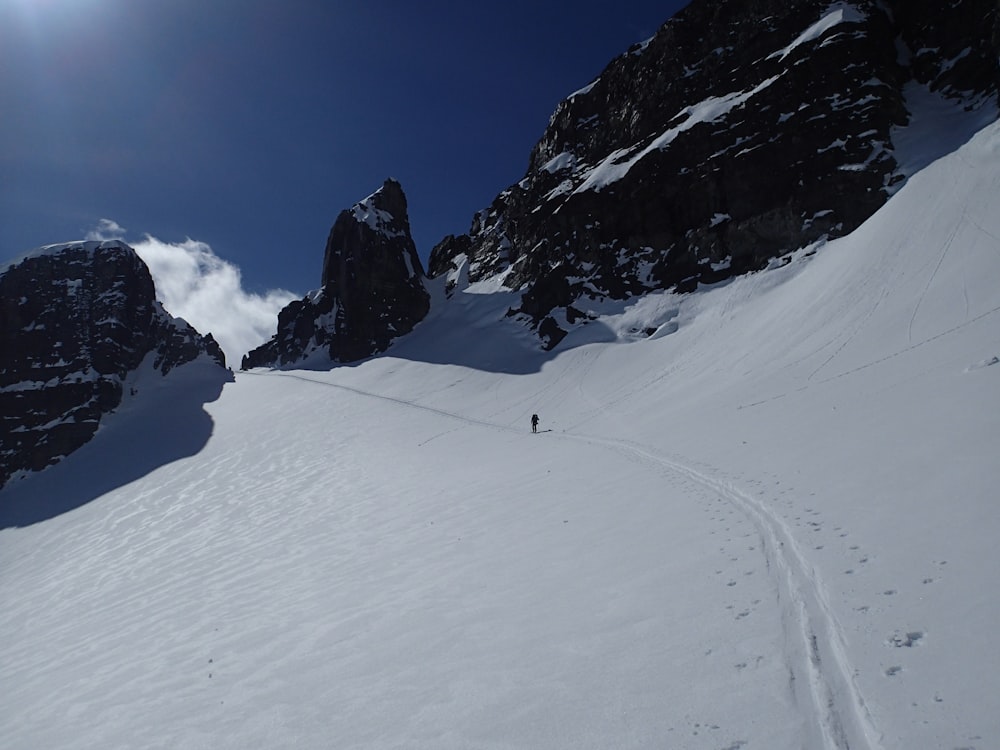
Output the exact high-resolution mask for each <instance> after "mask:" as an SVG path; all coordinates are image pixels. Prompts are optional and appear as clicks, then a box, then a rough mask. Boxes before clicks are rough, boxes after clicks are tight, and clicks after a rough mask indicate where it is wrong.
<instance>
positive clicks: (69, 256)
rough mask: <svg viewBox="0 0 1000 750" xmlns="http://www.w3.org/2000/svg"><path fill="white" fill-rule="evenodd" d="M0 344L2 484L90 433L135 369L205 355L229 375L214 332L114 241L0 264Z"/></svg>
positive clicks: (129, 385)
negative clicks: (176, 310)
mask: <svg viewBox="0 0 1000 750" xmlns="http://www.w3.org/2000/svg"><path fill="white" fill-rule="evenodd" d="M0 352H2V353H3V356H2V358H0V487H2V486H3V484H4V483H5V482H6V481H7V480H8V479H10V477H11V476H12V475H14V474H16V473H18V472H23V471H38V470H40V469H43V468H45V467H46V466H49V465H51V464H53V463H55V462H56V461H58V460H59V459H60V458H61V457H63V456H65V455H68V454H69V453H71V452H73V451H74V450H76V449H77V448H79V447H80V446H81V445H83V444H84V443H86V442H87V441H88V440H89V439H90V438H91V437H92V436H93V434H94V433H95V432H96V431H97V429H98V426H99V424H100V421H101V419H102V418H103V417H104V415H106V414H107V413H108V412H110V411H113V410H114V409H116V408H117V407H118V406H119V405H120V404H121V402H122V399H123V398H125V397H130V396H132V395H134V394H135V392H136V391H137V389H138V387H139V386H138V382H137V381H138V379H139V372H140V371H143V372H146V371H148V373H154V372H155V373H157V375H164V376H165V375H167V374H168V373H169V372H170V371H171V370H172V369H174V368H175V367H178V366H180V365H184V364H186V363H188V362H191V361H193V360H196V359H198V358H204V359H206V360H208V361H209V362H210V363H211V369H212V370H213V371H214V372H215V373H216V380H217V384H218V388H220V389H221V387H222V383H223V382H225V380H226V379H227V378H228V377H230V376H229V373H228V371H227V370H226V369H225V356H224V355H223V353H222V350H221V349H220V348H219V345H218V344H217V343H216V342H215V340H214V339H213V338H212V336H211V334H208V335H207V336H204V337H203V336H202V335H201V334H199V333H198V332H197V331H195V330H194V329H193V328H192V327H191V326H189V325H188V324H187V323H186V322H185V321H184V320H181V319H179V318H174V317H172V316H171V315H169V314H168V313H167V312H166V311H165V310H164V309H163V306H162V305H161V304H160V303H159V301H158V300H157V299H156V293H155V289H154V287H153V280H152V277H151V276H150V274H149V269H148V268H147V267H146V264H145V263H143V261H142V260H141V259H140V258H139V256H138V255H136V253H135V251H134V250H133V249H132V248H131V247H129V246H128V245H126V244H125V243H123V242H119V241H109V242H97V241H95V242H78V243H67V244H60V245H51V246H48V247H43V248H38V249H37V250H34V251H32V252H31V253H28V254H27V255H26V256H24V257H22V258H20V259H18V260H16V261H14V262H12V263H8V264H4V265H3V266H0ZM199 406H200V402H199ZM153 439H155V438H153Z"/></svg>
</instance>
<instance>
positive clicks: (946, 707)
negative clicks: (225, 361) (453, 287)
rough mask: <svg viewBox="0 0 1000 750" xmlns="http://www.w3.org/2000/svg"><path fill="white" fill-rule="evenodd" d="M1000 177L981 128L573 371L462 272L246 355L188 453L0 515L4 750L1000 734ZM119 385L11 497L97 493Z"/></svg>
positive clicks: (568, 347)
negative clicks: (45, 509) (848, 226)
mask: <svg viewBox="0 0 1000 750" xmlns="http://www.w3.org/2000/svg"><path fill="white" fill-rule="evenodd" d="M998 182H1000V127H998V126H997V125H996V124H994V125H991V126H989V127H987V128H985V129H984V130H983V131H982V132H980V133H979V134H978V135H977V136H976V137H975V138H974V139H973V140H972V141H971V142H969V143H968V144H966V145H965V146H963V147H962V148H961V149H959V150H958V151H957V152H955V153H953V154H951V155H948V156H946V157H945V158H942V159H940V160H938V161H935V162H933V163H931V164H930V165H929V166H927V167H926V168H925V169H923V170H922V171H920V172H919V173H917V174H916V175H914V176H913V177H912V178H911V179H910V181H909V182H908V183H907V184H906V185H905V186H904V187H903V188H902V189H901V190H900V191H899V192H898V193H897V194H896V195H895V196H894V197H893V198H892V199H891V200H890V202H889V203H888V204H887V205H886V206H885V207H884V209H883V210H882V211H880V212H879V213H878V214H877V215H876V216H874V217H873V218H872V219H871V220H870V221H869V222H867V223H866V224H865V225H863V226H862V227H861V228H860V229H859V230H858V231H856V232H855V233H853V234H852V235H850V236H849V237H846V238H843V239H841V240H837V241H834V242H830V243H829V244H827V245H825V246H823V247H819V248H808V249H804V250H803V251H802V252H801V253H799V254H797V255H796V256H795V257H794V258H792V259H791V260H790V262H789V263H788V264H787V265H784V266H781V267H776V268H774V269H772V270H769V271H766V272H762V273H759V274H755V275H753V276H749V277H745V278H741V279H738V280H735V281H733V282H731V283H729V284H726V285H723V286H719V287H717V288H714V289H710V290H702V291H700V292H698V293H696V294H692V295H685V296H673V295H660V296H650V297H647V298H645V299H643V300H642V301H640V302H638V303H636V304H634V305H632V306H623V305H619V306H618V307H617V309H612V308H610V307H609V308H608V309H605V310H601V311H597V310H595V312H602V313H603V315H604V317H603V318H602V320H601V321H599V322H596V323H593V324H591V325H590V326H587V327H586V328H584V329H582V330H580V331H577V332H575V333H574V334H572V338H568V339H567V340H566V342H564V344H563V345H562V346H561V347H560V351H561V353H559V354H558V355H557V356H553V355H543V354H541V353H539V352H538V351H537V349H536V348H535V347H534V346H533V345H532V342H531V341H529V340H525V339H516V338H512V337H511V336H510V331H508V330H506V329H505V328H504V327H503V326H498V325H496V324H495V323H490V322H489V321H491V320H493V319H494V316H495V314H496V311H497V310H502V309H504V304H505V302H504V299H503V295H502V294H485V293H481V292H485V291H488V290H485V289H483V288H470V289H466V290H465V291H464V292H460V294H462V297H461V298H460V299H461V302H460V304H455V305H449V306H447V308H446V311H445V312H442V311H441V310H442V308H441V306H438V308H432V313H431V316H430V317H429V318H428V319H427V320H426V321H425V322H424V323H422V324H421V325H420V326H419V327H418V328H417V329H416V331H415V332H414V333H413V334H412V335H411V336H408V337H406V338H405V339H403V340H401V341H399V342H397V344H396V345H394V346H393V348H392V349H391V350H390V352H389V354H390V355H391V356H384V357H380V358H377V359H374V360H371V361H368V362H366V363H363V364H360V365H358V366H353V367H338V368H336V369H333V370H330V371H325V370H321V369H317V370H312V371H310V370H300V371H294V372H283V373H278V372H267V371H263V370H261V371H254V372H251V373H244V374H240V375H238V376H237V379H236V382H235V383H232V384H229V385H227V386H226V387H225V388H224V390H223V392H222V394H221V396H219V398H218V399H216V400H212V401H208V402H207V403H206V404H205V407H204V410H205V413H206V414H207V417H208V418H210V420H211V427H210V435H209V437H208V438H207V440H206V441H205V442H204V445H203V446H201V447H200V449H199V450H198V451H197V452H196V453H194V454H193V455H186V456H185V457H182V458H180V459H178V460H175V461H173V462H172V463H169V464H166V465H163V466H161V467H160V468H157V469H155V470H152V471H151V472H149V473H148V474H146V475H144V476H141V477H139V478H134V477H132V476H126V475H124V474H123V477H125V478H124V479H123V480H122V482H121V483H120V484H119V486H117V487H115V488H113V489H110V490H108V491H106V492H102V493H101V494H100V495H99V496H98V497H96V499H93V500H92V501H91V502H89V503H87V504H85V505H82V506H81V507H79V508H77V509H75V510H72V511H70V512H66V513H63V514H60V515H56V516H54V517H52V518H49V519H48V520H45V521H43V522H40V523H36V524H33V525H30V526H26V527H14V528H6V529H4V530H2V531H0V601H2V602H3V607H2V608H0V689H2V690H3V693H4V695H5V700H4V708H3V711H2V712H0V746H3V747H5V748H11V749H13V750H21V749H27V748H36V747H47V748H94V747H102V748H118V747H121V748H146V747H150V748H153V747H164V748H167V747H169V748H178V747H183V748H292V747H294V748H329V747H337V748H376V747H378V748H383V747H407V748H486V747H490V748H500V747H510V748H525V747H545V748H574V749H576V748H609V747H621V748H640V747H668V748H707V749H712V750H719V749H720V748H730V749H731V748H742V747H745V748H767V749H768V750H774V749H778V750H780V749H782V748H810V749H811V748H840V749H841V750H843V749H844V748H847V747H850V748H854V749H857V748H872V749H874V748H885V749H886V750H889V749H890V748H891V749H900V750H901V749H903V748H907V749H912V748H979V749H983V748H991V747H997V746H998V745H1000V719H998V718H997V715H998V712H997V710H996V708H997V706H996V696H997V695H1000V677H998V675H1000V657H998V656H997V653H996V650H995V648H994V647H993V643H992V641H993V637H992V634H993V630H994V623H995V622H996V621H997V618H998V616H1000V602H998V597H997V594H996V589H995V584H994V581H993V578H994V574H995V572H996V571H997V570H998V563H1000V552H998V551H997V545H996V543H995V540H996V539H997V536H998V533H1000V528H998V527H1000V510H998V508H997V502H996V498H997V491H996V487H997V480H998V478H1000V476H998V475H1000V469H998V462H997V456H998V455H1000V417H998V409H997V406H998V393H1000V380H998V379H1000V367H994V366H990V365H991V364H995V363H996V362H997V361H998V357H1000V326H998V320H1000V284H998V283H997V281H998V279H1000V212H998V211H997V205H998V203H997V201H998V195H1000V184H998ZM474 292H480V293H479V294H476V293H474ZM435 309H437V310H438V312H435ZM459 323H462V327H460V328H459V327H458V326H457V324H459ZM650 326H656V327H658V332H657V333H656V334H654V335H653V336H652V337H649V338H648V339H646V338H639V337H640V336H644V334H642V333H641V332H642V331H644V330H645V329H646V328H647V327H650ZM190 377H191V378H192V380H193V381H197V379H198V375H197V373H196V372H195V371H194V370H192V371H191V372H190ZM130 408H131V411H130V412H129V413H123V414H120V415H119V416H118V418H117V419H116V420H115V421H113V422H112V423H111V424H110V425H109V426H108V427H107V428H105V429H103V430H102V432H101V433H99V434H98V436H97V438H95V440H94V441H92V442H91V443H90V444H88V445H87V446H86V448H85V449H84V450H82V451H81V452H80V453H79V454H74V455H73V456H71V457H70V458H69V459H67V460H66V461H64V462H63V463H62V464H60V465H58V466H56V467H54V468H52V469H50V470H48V471H46V472H44V473H42V474H40V475H38V476H34V477H31V478H29V479H27V480H24V481H22V482H20V483H18V484H17V485H16V486H14V487H11V488H8V489H6V490H4V493H3V494H0V502H2V503H3V504H4V505H5V506H7V507H15V506H17V504H18V503H19V502H24V501H26V499H31V498H37V497H41V496H46V497H49V496H58V495H59V494H60V493H65V492H69V491H71V489H72V488H77V487H79V486H81V485H86V484H87V482H93V481H96V480H98V479H100V473H101V472H100V467H101V465H102V463H103V461H104V460H105V459H108V458H114V457H115V456H118V457H119V458H120V456H121V454H122V451H123V446H127V445H129V444H130V443H131V444H140V445H141V444H143V443H144V442H148V441H149V440H150V439H151V437H150V435H151V433H153V432H155V429H156V425H157V424H158V422H157V420H159V419H164V418H166V415H162V414H161V415H159V416H156V415H154V414H153V411H155V407H154V406H153V405H151V404H150V403H149V402H146V404H145V406H143V403H142V402H141V400H136V402H134V403H132V404H131V405H130ZM144 409H148V410H150V411H148V412H144ZM532 412H538V413H539V414H540V416H541V419H542V422H541V428H542V430H543V433H542V434H539V435H537V436H533V435H530V434H528V417H529V416H530V414H531V413H532ZM199 444H200V442H199ZM102 451H104V453H102ZM182 454H183V452H182ZM119 463H120V461H119Z"/></svg>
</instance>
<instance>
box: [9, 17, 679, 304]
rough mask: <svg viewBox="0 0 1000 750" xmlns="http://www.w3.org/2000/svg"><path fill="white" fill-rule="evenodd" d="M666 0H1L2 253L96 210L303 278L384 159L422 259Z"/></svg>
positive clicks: (15, 251) (304, 286)
mask: <svg viewBox="0 0 1000 750" xmlns="http://www.w3.org/2000/svg"><path fill="white" fill-rule="evenodd" d="M684 5H686V2H685V1H684V0H668V1H666V2H645V1H642V2H627V3H622V2H587V1H583V2H573V3H568V2H548V3H547V2H531V1H530V0H509V1H507V2H504V3H489V4H486V3H457V2H443V1H439V0H423V1H421V2H402V1H400V2H395V1H390V0H376V1H375V2H368V3H364V2H339V1H334V0H327V1H324V0H308V1H307V0H240V1H238V2H236V1H231V0H213V1H207V0H198V1H197V2H193V1H191V0H141V1H139V2H137V1H135V0H0V105H2V106H0V260H3V259H9V258H12V257H14V256H17V255H19V254H21V253H22V252H24V251H26V250H28V249H31V248H33V247H36V246H38V245H42V244H48V243H53V242H62V241H68V240H74V239H80V238H83V237H84V235H85V234H87V232H88V231H90V230H92V229H93V228H94V227H95V226H96V225H97V224H98V222H99V220H101V219H110V220H113V221H115V222H117V223H118V224H120V225H121V226H122V227H125V228H127V233H126V236H125V239H126V240H128V241H130V242H134V241H136V240H141V239H142V237H143V236H144V235H146V234H150V235H153V236H154V237H156V238H159V239H160V240H162V241H164V242H178V243H179V242H183V241H184V240H185V239H186V238H188V237H190V238H192V239H194V240H197V241H199V242H203V243H206V244H207V245H209V246H210V247H211V248H212V250H213V251H214V252H215V253H216V254H217V255H218V256H220V257H222V258H225V259H226V260H228V261H230V262H232V263H234V264H235V265H237V266H239V268H240V269H241V270H242V275H243V283H244V285H245V286H246V287H247V288H248V289H253V290H258V291H263V290H266V289H270V288H275V287H280V288H284V289H288V290H292V291H294V292H295V293H297V294H303V293H305V292H306V291H308V290H309V289H313V288H316V287H317V286H318V285H319V278H320V270H321V266H322V258H323V248H324V245H325V242H326V237H327V234H328V232H329V230H330V227H331V225H332V223H333V221H334V219H335V218H336V216H337V214H338V213H339V211H340V210H342V209H344V208H348V207H349V206H350V205H351V204H353V203H354V202H356V201H357V200H360V199H361V198H364V197H365V196H366V195H368V194H369V193H371V192H372V191H373V190H375V189H376V188H378V187H379V186H380V185H381V184H382V181H383V180H384V179H385V178H386V177H389V176H392V177H395V178H396V179H398V180H400V181H401V182H402V184H403V188H404V190H405V191H406V194H407V198H408V200H409V207H410V222H411V226H412V229H413V234H414V238H415V240H416V243H417V247H418V250H419V252H420V255H421V257H423V258H424V259H426V257H427V255H428V253H429V252H430V249H431V247H432V246H433V244H435V243H436V242H437V241H438V240H440V239H441V238H442V237H443V236H444V235H446V234H449V233H459V232H464V231H467V230H468V228H469V224H470V221H471V218H472V214H473V213H474V212H475V211H477V210H478V209H480V208H483V207H485V206H487V205H489V203H490V202H491V201H492V199H493V197H494V196H495V195H496V194H497V193H498V192H500V191H501V190H502V189H503V188H505V187H507V186H508V185H510V184H512V183H514V182H516V181H518V180H519V179H520V178H521V177H522V176H523V174H524V170H525V168H526V166H527V160H528V155H529V152H530V150H531V147H532V146H533V145H534V143H535V142H536V141H537V140H538V138H539V137H540V135H541V133H542V131H543V129H544V127H545V125H546V123H547V121H548V117H549V115H550V114H551V113H552V111H553V109H554V108H555V106H556V104H557V103H558V102H559V100H560V99H562V98H563V97H565V96H566V95H568V94H569V93H571V92H572V91H574V90H575V89H577V88H579V87H581V86H583V85H585V84H586V83H588V82H589V81H590V80H591V79H592V78H593V77H595V76H596V75H597V74H598V73H600V71H601V70H602V69H603V68H604V66H605V65H606V64H607V63H608V62H610V60H611V59H612V58H613V57H614V56H616V55H617V54H619V53H621V52H624V51H625V50H626V49H627V48H628V46H629V45H630V44H632V43H635V42H638V41H642V40H643V39H646V38H648V37H649V36H651V35H652V34H653V33H654V32H655V31H656V29H657V28H658V27H659V25H660V24H661V23H662V22H664V21H666V20H667V19H668V18H669V17H671V16H672V15H673V14H674V13H675V12H676V11H677V10H678V9H679V8H680V7H683V6H684Z"/></svg>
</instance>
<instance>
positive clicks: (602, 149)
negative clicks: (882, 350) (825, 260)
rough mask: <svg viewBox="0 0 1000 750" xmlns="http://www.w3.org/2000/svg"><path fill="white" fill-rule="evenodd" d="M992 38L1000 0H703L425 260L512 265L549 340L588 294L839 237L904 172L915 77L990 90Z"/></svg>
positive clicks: (616, 68)
mask: <svg viewBox="0 0 1000 750" xmlns="http://www.w3.org/2000/svg"><path fill="white" fill-rule="evenodd" d="M998 40H1000V33H998V10H997V4H996V2H995V0H957V1H956V2H954V3H950V4H949V5H948V8H947V9H945V8H942V7H941V6H940V4H939V3H932V2H929V0H921V1H920V2H910V1H909V0H890V1H889V2H876V1H875V0H856V1H855V2H830V0H795V1H794V2H788V0H751V1H749V2H748V1H746V0H694V1H693V2H692V3H691V4H690V5H689V6H688V7H687V8H685V9H684V10H683V11H681V12H680V13H679V14H678V15H677V16H676V17H675V18H673V19H672V20H670V21H668V22H667V23H666V24H664V25H663V27H661V29H660V30H659V31H658V32H657V34H656V35H655V36H654V37H653V38H652V39H650V40H649V41H648V42H646V43H644V44H641V45H636V46H634V47H633V48H632V49H630V50H628V51H627V52H626V53H625V54H623V55H621V56H620V57H618V58H617V59H615V60H614V61H613V62H612V63H611V64H610V65H609V66H608V67H607V68H606V69H605V70H604V72H603V73H602V74H601V75H600V76H599V77H598V78H597V79H596V80H595V81H593V82H592V83H591V84H590V85H588V86H586V87H585V88H583V89H581V90H580V91H577V92H576V93H574V94H572V95H570V96H569V97H568V98H567V99H566V100H564V101H563V102H562V103H560V104H559V106H558V107H557V109H556V111H555V113H554V114H553V115H552V118H551V120H550V122H549V125H548V127H547V128H546V130H545V133H544V134H543V136H542V138H541V140H540V141H539V142H538V144H537V145H536V146H535V148H534V150H533V151H532V153H531V157H530V162H529V166H528V170H527V173H526V175H525V176H524V178H523V179H522V180H521V181H520V182H518V183H517V184H516V185H512V186H511V187H509V188H508V189H506V190H505V191H503V192H502V193H501V194H500V195H499V196H498V197H497V198H496V199H495V200H494V202H493V203H492V205H491V206H490V207H489V208H488V209H485V210H483V211H481V212H479V213H478V214H477V215H476V216H475V217H474V218H473V221H472V226H471V229H470V231H469V233H468V234H467V235H462V236H458V237H455V236H450V237H447V238H445V239H444V240H443V241H442V242H441V243H439V244H438V245H437V246H436V247H435V248H434V250H433V251H432V253H431V257H430V260H429V264H428V267H429V270H430V273H431V275H432V277H434V276H437V275H440V274H444V273H452V272H453V271H454V269H456V268H458V267H459V266H460V265H462V264H463V263H466V264H467V267H468V273H469V278H470V280H472V281H477V280H481V279H484V278H488V277H492V276H497V275H499V274H504V277H503V279H504V284H505V285H506V286H507V287H508V288H511V289H514V290H520V291H521V292H522V295H521V303H520V306H519V307H518V308H517V309H513V310H511V314H512V315H519V316H522V317H524V319H525V320H526V322H528V323H529V324H530V325H531V326H533V327H534V328H535V329H536V330H537V331H538V333H539V335H540V337H541V338H542V340H543V343H544V345H545V346H546V347H548V348H551V347H553V346H555V345H556V344H558V342H559V341H560V340H561V338H562V337H563V336H564V335H565V333H566V331H567V330H568V329H569V328H570V327H571V326H572V325H573V324H574V322H575V321H578V320H580V319H581V317H585V316H583V315H582V314H581V313H580V311H579V310H578V309H577V308H578V307H586V306H585V305H578V304H577V302H578V301H580V300H584V299H600V298H614V299H624V298H628V297H630V296H634V295H639V294H642V293H644V292H646V291H648V290H651V289H669V288H675V289H677V290H679V291H687V290H692V289H694V288H696V287H697V285H698V284H706V283H713V282H717V281H720V280H723V279H725V278H728V277H731V276H734V275H738V274H743V273H746V272H750V271H755V270H758V269H761V268H763V267H764V266H765V265H766V264H767V263H768V262H770V261H772V260H773V259H774V258H777V257H780V256H782V255H784V254H786V253H788V252H790V251H792V250H795V249H797V248H800V247H804V246H807V245H809V244H810V243H813V242H815V241H818V240H820V239H823V238H832V237H837V236H841V235H844V234H847V233H849V232H851V231H852V230H854V229H855V228H856V227H858V226H859V225H860V224H861V222H863V221H864V220H865V219H867V218H868V217H869V216H870V215H871V214H872V213H874V212H875V211H876V210H877V209H878V208H879V207H881V206H882V205H883V204H884V202H885V201H886V200H887V199H888V197H889V196H890V195H891V194H892V193H893V192H894V190H896V189H898V186H899V185H900V184H901V182H902V181H903V179H904V176H903V175H902V174H901V173H900V170H899V165H898V164H897V161H896V158H895V155H894V145H893V134H894V132H895V129H896V128H897V127H898V126H903V125H905V124H906V123H907V122H908V119H909V117H910V113H909V111H908V109H907V101H906V96H905V93H906V89H907V87H908V86H909V85H911V84H912V83H914V82H916V83H919V84H921V85H924V86H926V87H928V88H930V89H931V90H934V91H937V92H939V93H940V94H942V95H945V96H948V97H952V98H954V99H956V100H957V101H960V102H961V106H966V107H978V106H990V107H993V106H995V101H996V95H997V85H998V64H997V52H998Z"/></svg>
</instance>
